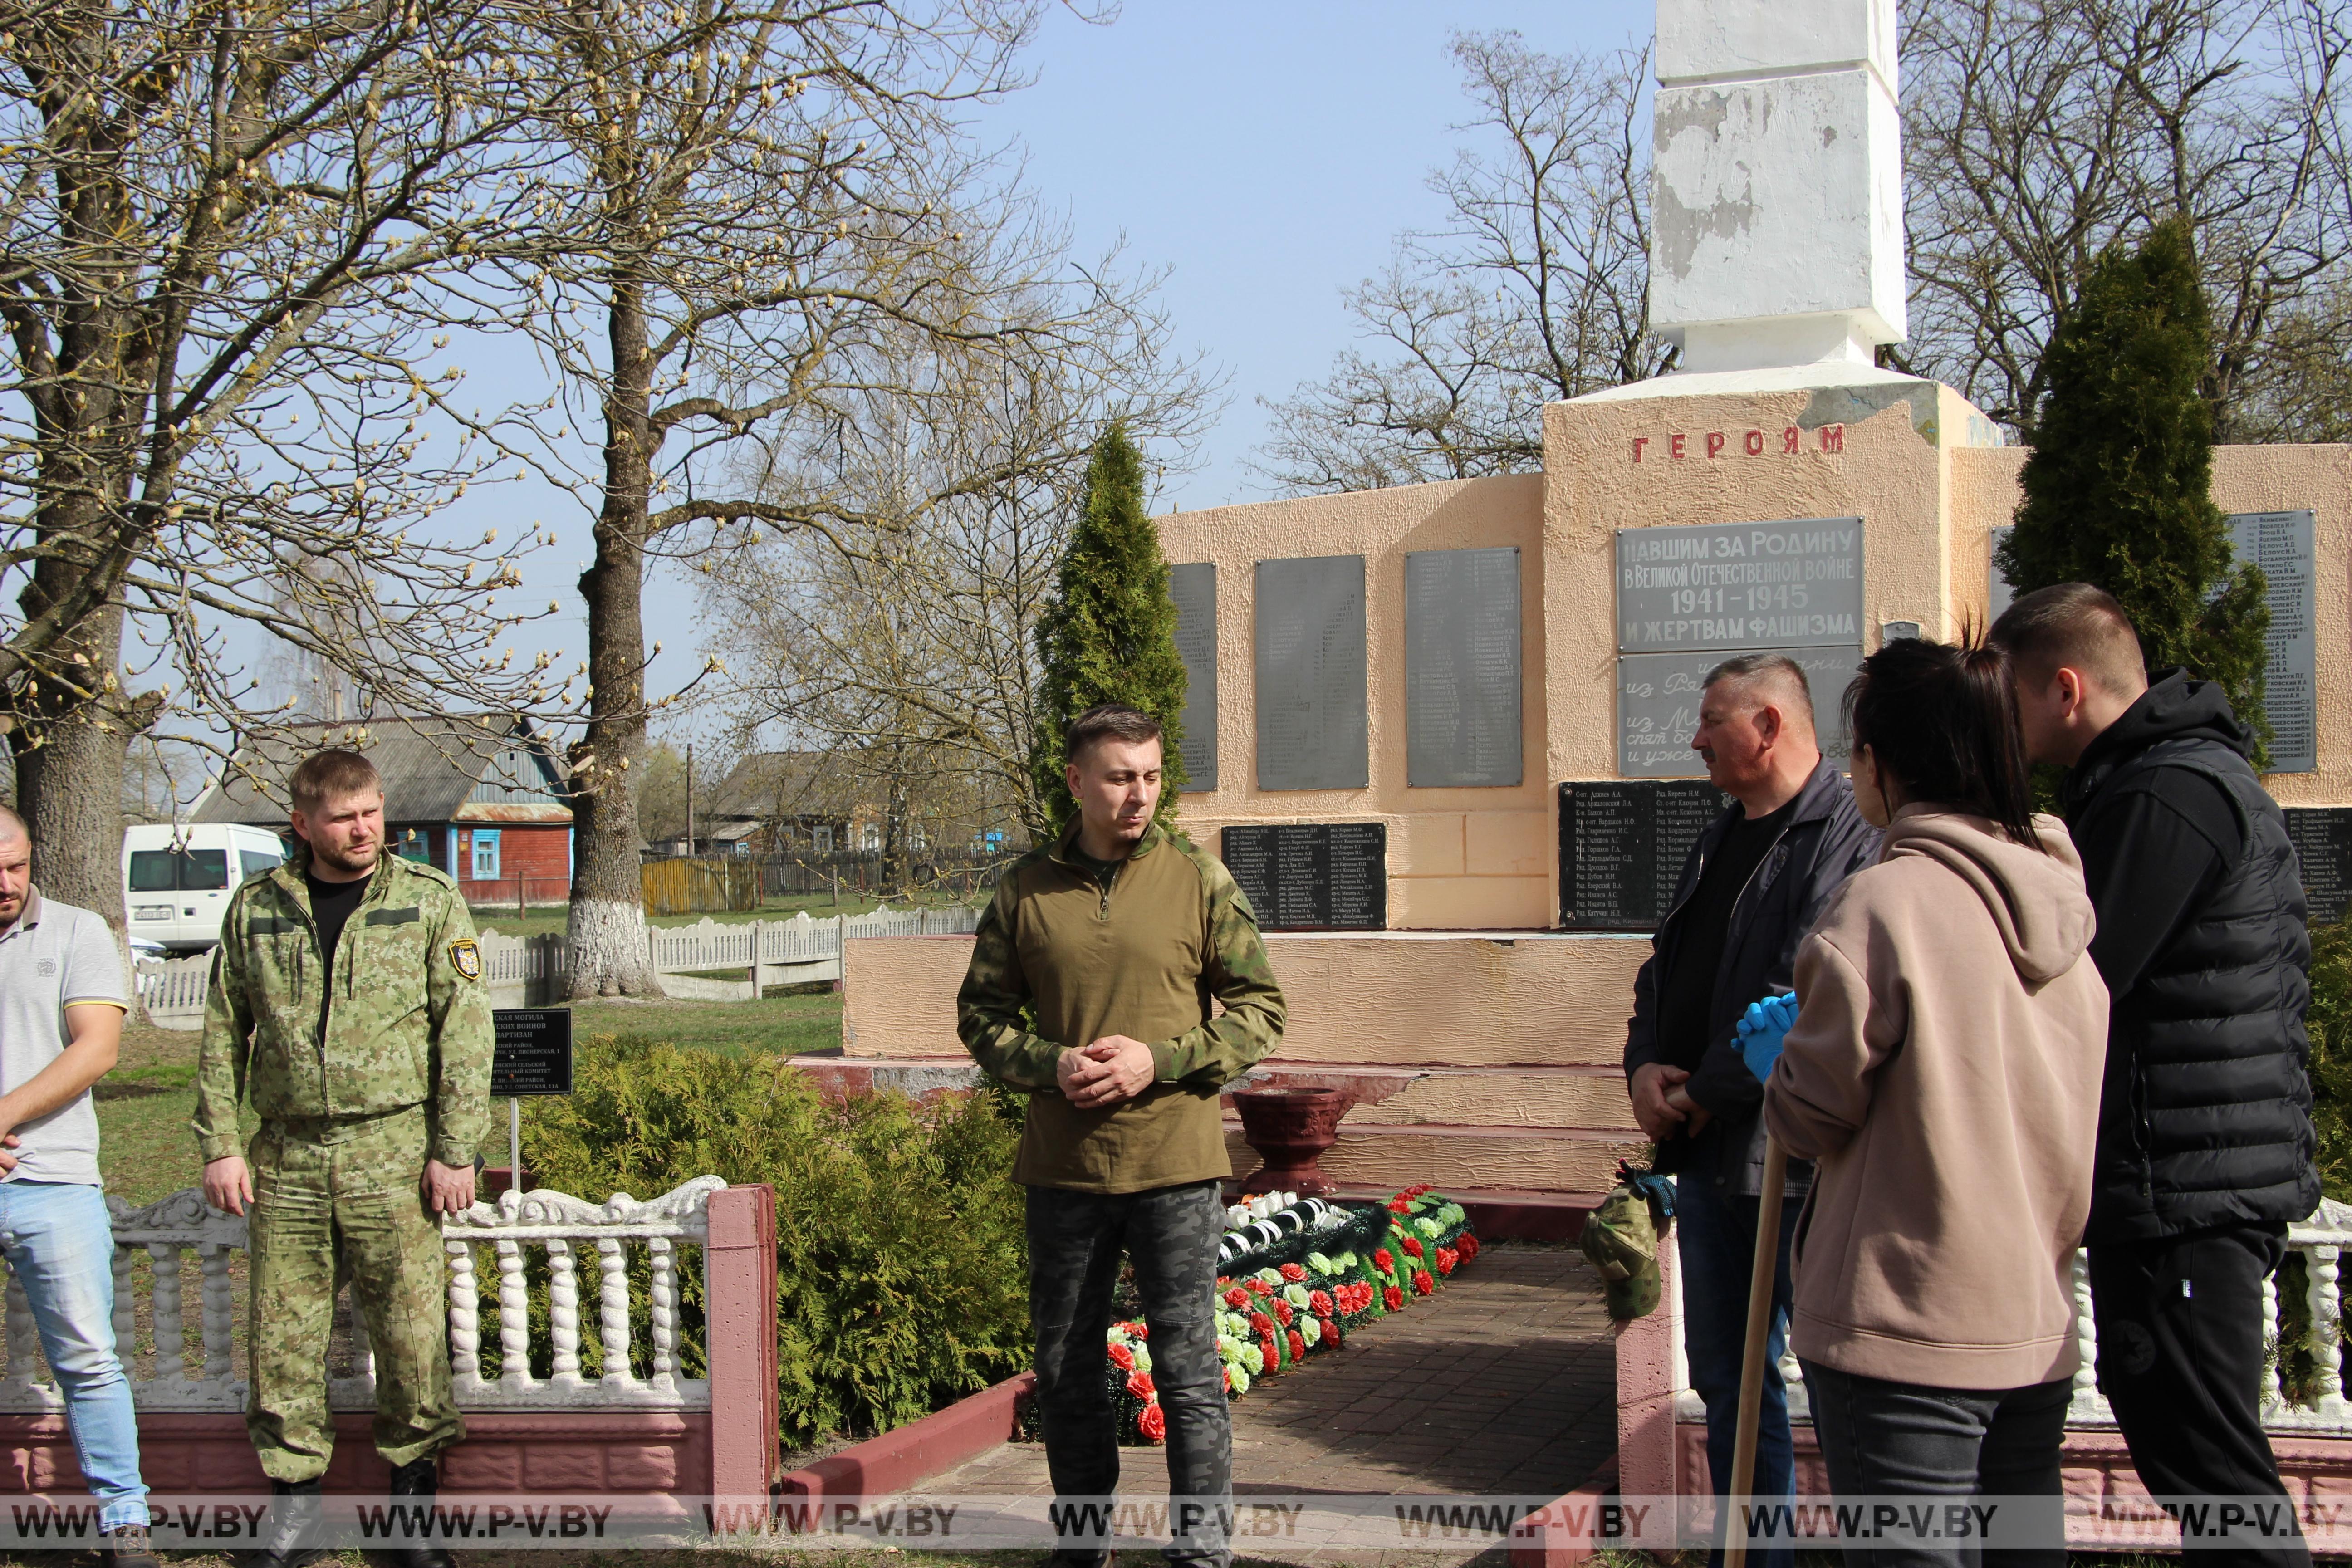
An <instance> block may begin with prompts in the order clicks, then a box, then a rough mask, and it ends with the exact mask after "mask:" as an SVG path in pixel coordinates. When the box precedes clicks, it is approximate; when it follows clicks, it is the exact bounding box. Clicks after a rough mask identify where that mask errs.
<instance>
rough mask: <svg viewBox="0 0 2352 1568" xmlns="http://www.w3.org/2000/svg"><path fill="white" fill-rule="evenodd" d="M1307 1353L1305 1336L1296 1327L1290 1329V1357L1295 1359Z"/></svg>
mask: <svg viewBox="0 0 2352 1568" xmlns="http://www.w3.org/2000/svg"><path fill="white" fill-rule="evenodd" d="M1306 1353H1307V1337H1306V1336H1305V1335H1304V1334H1301V1333H1300V1332H1299V1331H1297V1329H1293V1330H1291V1331H1290V1359H1291V1360H1293V1361H1297V1359H1298V1358H1299V1357H1301V1356H1303V1355H1305V1354H1306Z"/></svg>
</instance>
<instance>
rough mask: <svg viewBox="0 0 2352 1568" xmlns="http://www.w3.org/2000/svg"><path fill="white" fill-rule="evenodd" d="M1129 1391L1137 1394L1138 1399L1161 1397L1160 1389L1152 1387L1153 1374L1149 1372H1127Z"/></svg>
mask: <svg viewBox="0 0 2352 1568" xmlns="http://www.w3.org/2000/svg"><path fill="white" fill-rule="evenodd" d="M1127 1391H1128V1392H1129V1394H1133V1395H1135V1396H1136V1397H1137V1398H1138V1399H1144V1400H1151V1399H1157V1398H1159V1397H1160V1391H1159V1390H1158V1389H1156V1388H1154V1387H1152V1385H1151V1374H1150V1373H1148V1372H1130V1373H1128V1374H1127Z"/></svg>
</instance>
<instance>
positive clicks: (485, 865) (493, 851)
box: [474, 827, 499, 882]
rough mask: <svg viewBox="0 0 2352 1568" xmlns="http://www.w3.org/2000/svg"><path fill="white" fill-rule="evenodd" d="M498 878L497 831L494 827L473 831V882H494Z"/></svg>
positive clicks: (478, 828) (479, 828)
mask: <svg viewBox="0 0 2352 1568" xmlns="http://www.w3.org/2000/svg"><path fill="white" fill-rule="evenodd" d="M498 876H499V831H498V829H497V828H494V827H477V828H476V829H474V880H476V881H477V882H494V881H496V880H498Z"/></svg>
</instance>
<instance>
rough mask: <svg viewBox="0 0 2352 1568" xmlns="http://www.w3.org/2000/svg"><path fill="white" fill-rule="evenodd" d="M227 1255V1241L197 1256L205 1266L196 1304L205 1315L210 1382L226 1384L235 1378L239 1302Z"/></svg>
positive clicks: (207, 1378) (206, 1373) (207, 1379)
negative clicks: (230, 1276) (232, 1284)
mask: <svg viewBox="0 0 2352 1568" xmlns="http://www.w3.org/2000/svg"><path fill="white" fill-rule="evenodd" d="M228 1255H229V1246H228V1244H227V1243H226V1242H216V1243H215V1244H214V1245H213V1246H211V1247H205V1248H204V1249H203V1250H202V1251H201V1252H200V1253H199V1254H198V1256H199V1257H200V1258H202V1259H203V1267H204V1281H203V1284H202V1286H201V1287H200V1289H199V1293H198V1295H197V1302H198V1308H199V1310H201V1311H202V1312H203V1313H204V1327H205V1382H207V1383H226V1382H227V1381H228V1380H229V1379H231V1378H233V1377H235V1376H236V1290H235V1289H234V1287H232V1286H231V1285H230V1283H229V1278H228V1262H229V1258H228Z"/></svg>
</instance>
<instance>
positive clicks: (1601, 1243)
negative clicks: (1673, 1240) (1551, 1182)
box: [1577, 1186, 1666, 1323]
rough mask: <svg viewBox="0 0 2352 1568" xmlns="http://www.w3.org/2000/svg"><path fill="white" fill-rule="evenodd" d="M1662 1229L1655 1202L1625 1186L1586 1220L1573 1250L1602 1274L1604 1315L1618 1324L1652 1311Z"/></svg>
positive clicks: (1605, 1200) (1664, 1217)
mask: <svg viewBox="0 0 2352 1568" xmlns="http://www.w3.org/2000/svg"><path fill="white" fill-rule="evenodd" d="M1665 1226H1666V1216H1665V1215H1664V1214H1663V1213H1661V1212H1659V1210H1658V1205H1656V1203H1655V1201H1654V1200H1653V1199H1649V1198H1645V1197H1643V1196H1642V1195H1641V1194H1637V1193H1635V1192H1634V1191H1633V1189H1632V1188H1631V1187H1624V1186H1620V1187H1617V1188H1614V1189H1612V1191H1611V1192H1610V1194H1609V1195H1608V1196H1607V1197H1605V1198H1603V1199H1601V1206H1600V1207H1599V1208H1596V1209H1594V1210H1593V1211H1592V1212H1591V1214H1590V1215H1586V1216H1585V1220H1584V1232H1583V1234H1582V1235H1581V1236H1580V1237H1578V1238H1577V1246H1578V1247H1580V1248H1581V1249H1582V1250H1583V1253H1584V1256H1585V1257H1587V1258H1591V1260H1592V1266H1593V1268H1597V1269H1599V1270H1600V1271H1601V1289H1602V1291H1603V1293H1604V1294H1605V1295H1606V1296H1607V1297H1608V1300H1609V1315H1610V1316H1611V1317H1612V1318H1614V1319H1616V1320H1617V1321H1619V1322H1621V1323H1622V1322H1626V1321H1631V1320H1632V1319H1634V1318H1643V1317H1647V1316H1648V1315H1649V1314H1650V1313H1652V1312H1654V1311H1655V1310H1657V1306H1658V1286H1659V1279H1658V1237H1659V1236H1660V1234H1661V1233H1662V1232H1663V1231H1664V1229H1665Z"/></svg>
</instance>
